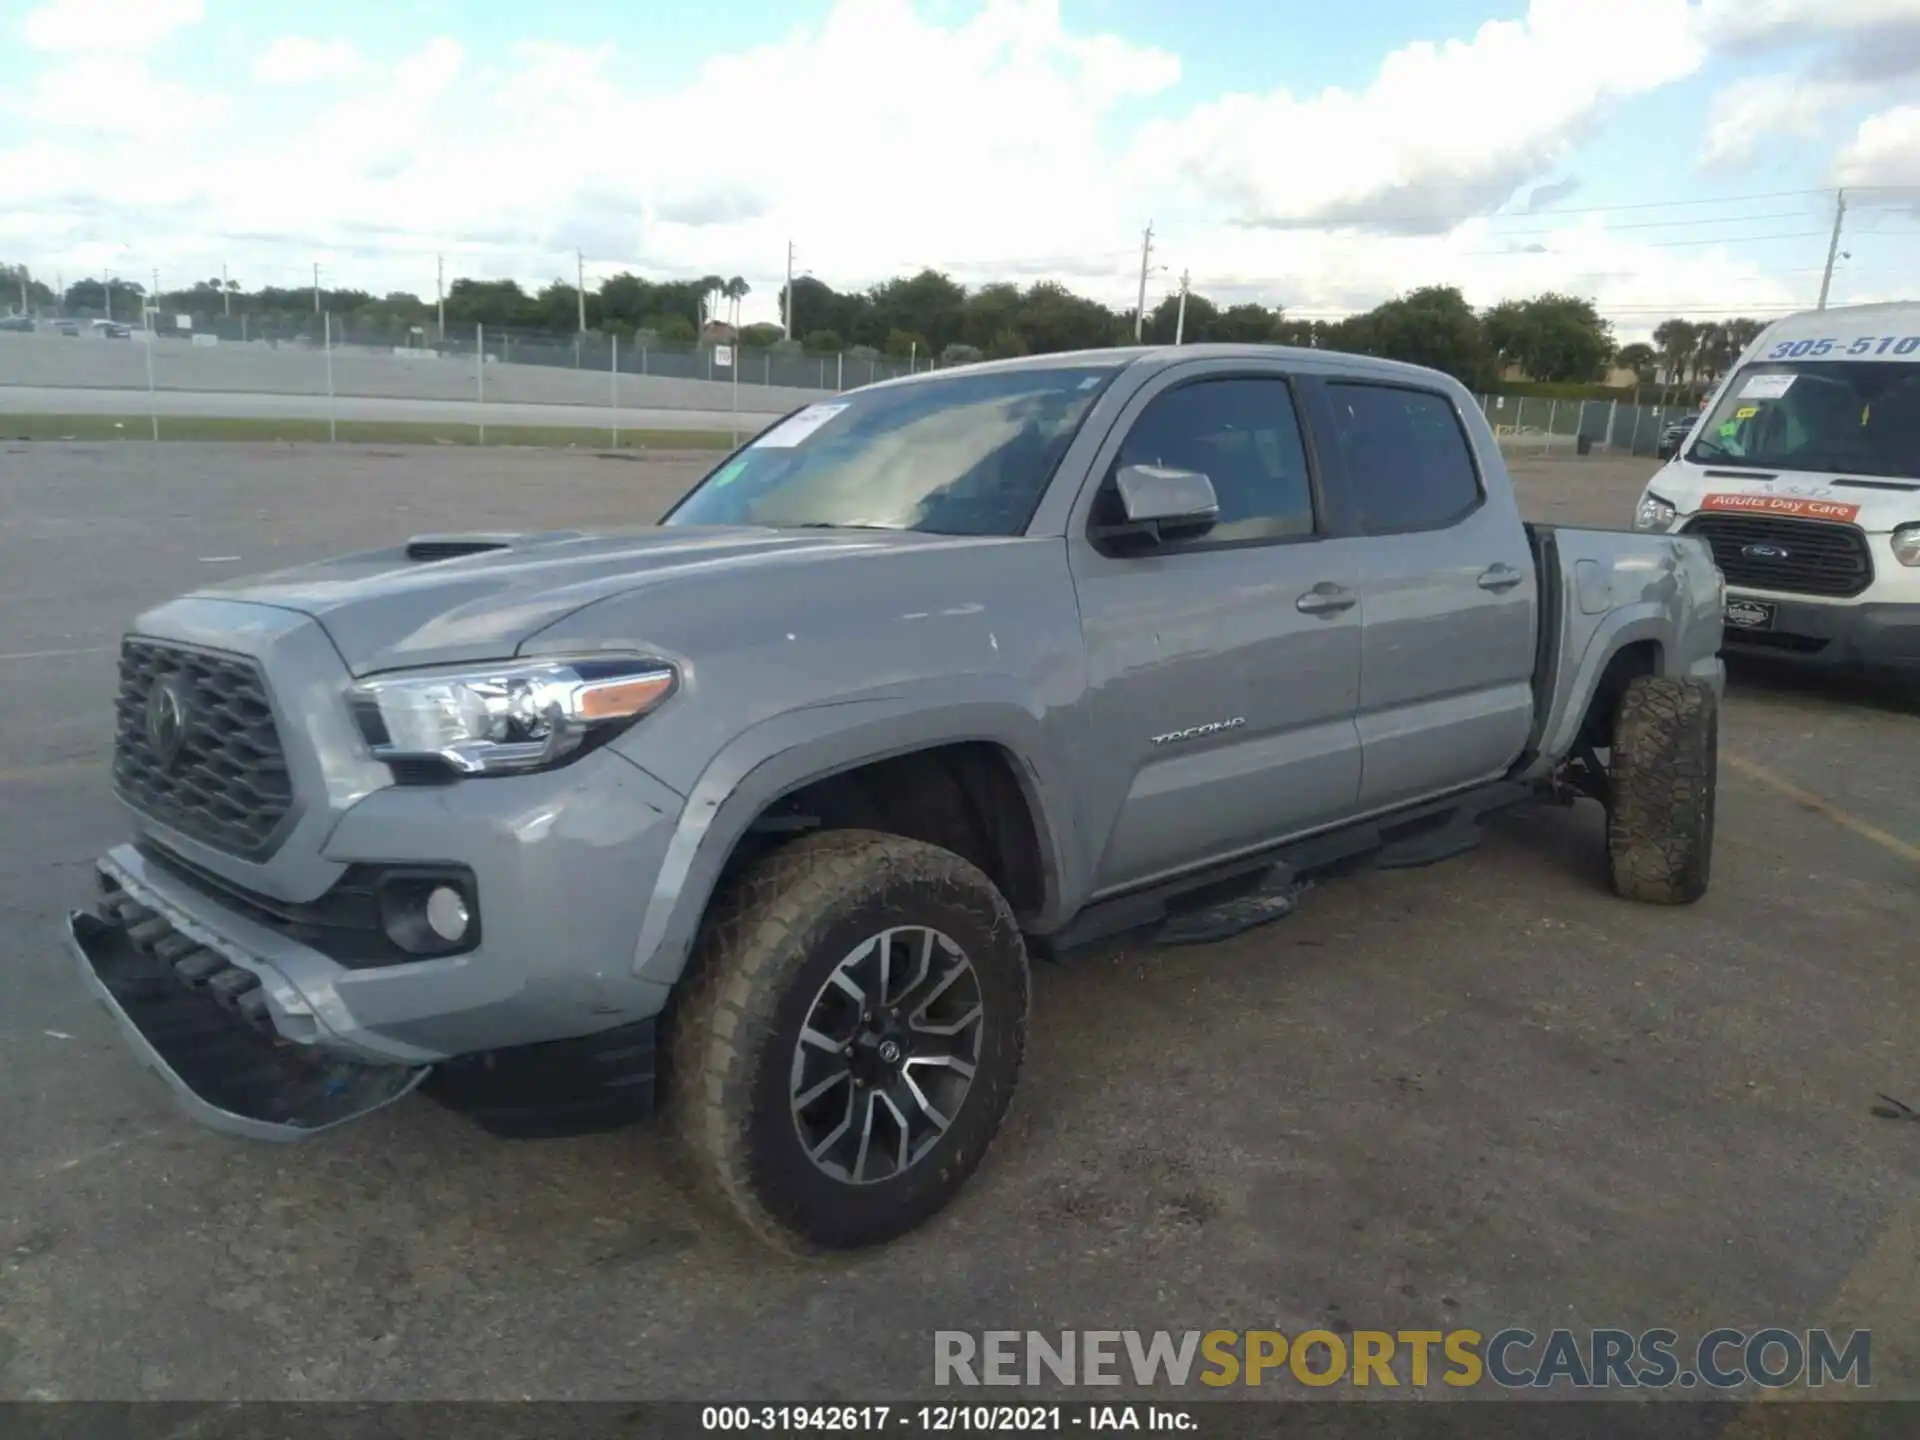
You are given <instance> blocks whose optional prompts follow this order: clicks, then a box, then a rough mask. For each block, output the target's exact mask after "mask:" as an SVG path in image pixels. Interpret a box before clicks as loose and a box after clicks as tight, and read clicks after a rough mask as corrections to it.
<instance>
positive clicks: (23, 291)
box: [20, 265, 27, 315]
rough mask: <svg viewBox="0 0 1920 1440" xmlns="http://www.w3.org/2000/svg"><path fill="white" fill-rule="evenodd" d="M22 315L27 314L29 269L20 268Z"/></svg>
mask: <svg viewBox="0 0 1920 1440" xmlns="http://www.w3.org/2000/svg"><path fill="white" fill-rule="evenodd" d="M20 313H21V314H22V315H24V314H26V313H27V267H26V266H24V265H22V266H21V267H20Z"/></svg>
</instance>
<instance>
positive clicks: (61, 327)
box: [51, 320, 80, 335]
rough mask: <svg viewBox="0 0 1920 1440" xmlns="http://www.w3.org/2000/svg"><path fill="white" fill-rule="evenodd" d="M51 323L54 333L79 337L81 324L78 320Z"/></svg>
mask: <svg viewBox="0 0 1920 1440" xmlns="http://www.w3.org/2000/svg"><path fill="white" fill-rule="evenodd" d="M51 323H52V326H53V329H54V331H55V332H56V333H58V334H61V335H78V334H79V333H80V322H79V321H78V320H55V321H52V322H51Z"/></svg>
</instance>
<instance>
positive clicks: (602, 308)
mask: <svg viewBox="0 0 1920 1440" xmlns="http://www.w3.org/2000/svg"><path fill="white" fill-rule="evenodd" d="M9 273H12V272H9ZM19 273H21V274H24V272H19ZM109 283H110V286H111V289H110V290H109V288H108V284H109ZM27 289H28V294H29V308H46V307H51V306H53V305H54V303H55V298H56V297H54V295H53V293H52V292H51V291H50V290H48V289H47V287H46V286H44V285H40V284H38V283H37V282H29V284H28V287H27ZM792 290H793V293H792V295H791V296H790V297H789V296H788V294H787V293H786V291H785V288H784V287H783V288H782V290H781V292H780V293H779V294H778V296H777V297H776V299H777V302H778V305H779V311H780V314H781V315H782V317H783V319H785V318H787V317H789V316H790V317H791V327H790V330H791V334H789V333H788V328H787V327H783V326H782V325H768V324H760V325H748V326H745V327H744V328H739V329H738V330H737V334H738V339H739V341H740V343H741V344H743V345H746V346H749V347H769V348H778V349H783V350H797V351H803V352H805V353H808V354H834V353H838V352H845V353H849V354H853V355H857V356H862V357H868V358H871V357H877V356H887V357H890V358H898V359H906V358H908V357H909V356H918V357H919V358H921V359H923V360H928V361H936V362H938V363H941V364H959V363H965V362H968V361H972V360H979V359H997V358H1002V357H1007V356H1017V355H1030V354H1045V353H1050V352H1056V351H1061V350H1078V349H1092V348H1101V347H1106V346H1113V345H1126V344H1131V343H1133V340H1134V335H1135V328H1136V327H1135V314H1134V311H1133V310H1132V309H1130V308H1129V309H1119V310H1116V309H1112V308H1110V307H1108V306H1106V305H1103V304H1101V303H1100V302H1099V301H1097V300H1092V299H1089V298H1087V297H1086V296H1083V295H1077V294H1075V293H1074V292H1072V291H1071V290H1068V289H1067V288H1066V287H1065V286H1064V285H1061V284H1058V283H1057V282H1054V281H1050V280H1041V281H1035V282H1034V283H1032V284H1029V285H1027V286H1024V287H1022V286H1019V285H1015V284H1011V283H1007V282H996V283H992V284H986V285H980V286H976V287H972V288H969V287H967V286H965V285H962V284H960V283H959V282H958V281H956V280H954V279H953V278H952V277H951V276H948V275H946V274H943V273H941V272H940V271H937V270H931V269H928V270H922V271H920V272H919V273H918V274H916V275H910V276H900V277H896V278H894V279H891V280H886V281H883V282H881V283H880V284H877V285H872V286H869V287H867V288H866V289H863V290H845V291H842V290H836V289H834V288H833V287H832V286H830V285H828V284H826V283H825V282H824V281H822V280H819V279H817V278H815V277H813V276H803V277H800V278H798V279H796V280H795V281H794V282H793V287H792ZM751 293H752V287H751V286H750V285H749V284H748V283H747V282H746V281H745V280H744V279H742V278H740V277H739V276H733V277H731V278H727V277H722V276H720V275H717V274H713V275H706V276H702V277H700V278H698V279H689V280H649V279H646V278H644V277H642V276H638V275H633V274H629V273H625V272H622V273H620V274H617V275H613V276H611V277H609V278H607V279H605V280H603V281H601V282H600V283H599V285H597V286H596V287H593V288H591V289H589V290H588V291H587V292H586V295H585V297H584V316H585V326H586V329H587V330H588V331H590V332H593V333H595V334H597V335H601V336H617V337H619V338H620V340H621V341H622V342H623V343H624V344H629V345H631V344H635V343H638V344H642V345H646V344H652V345H660V346H666V347H673V346H684V345H691V344H694V343H696V342H697V341H699V340H700V339H701V338H702V336H703V334H706V333H710V332H707V331H705V330H704V329H703V327H705V326H706V325H707V324H708V322H710V321H715V320H727V321H732V322H737V320H738V317H739V312H740V307H741V303H742V302H743V301H744V300H745V299H746V298H747V296H748V295H750V294H751ZM109 301H111V309H112V312H113V313H114V314H115V315H116V316H121V317H124V318H128V319H133V318H135V317H137V316H138V315H139V314H140V312H141V308H142V306H143V305H144V304H145V303H146V292H145V291H144V290H143V288H142V287H141V286H140V285H139V284H137V283H135V282H132V281H128V280H121V279H115V280H112V281H111V282H103V281H102V280H100V279H95V278H89V279H85V280H80V281H77V282H75V283H74V284H73V285H71V286H69V287H68V288H67V290H66V293H65V295H64V296H61V297H59V302H60V304H61V305H62V307H63V308H64V309H66V310H67V311H68V312H69V313H82V314H88V313H91V314H104V313H106V312H107V310H108V308H109ZM4 303H5V302H4V301H0V304H4ZM154 304H155V307H156V310H157V312H158V313H159V314H160V316H161V317H162V321H163V323H165V324H171V323H172V317H173V316H174V315H176V314H187V315H191V316H192V317H193V323H194V326H195V327H196V328H199V329H212V330H216V331H222V332H224V331H225V330H228V329H232V328H235V327H236V326H237V324H238V323H240V320H241V317H244V320H245V323H246V325H247V327H248V333H249V334H250V335H256V336H280V337H286V338H291V337H298V336H311V335H313V334H315V333H317V331H318V328H319V321H318V315H319V313H320V312H322V311H324V312H326V313H327V314H329V315H331V316H332V317H333V324H334V326H335V327H336V333H340V334H343V335H346V336H348V337H350V338H351V339H353V340H356V341H361V340H370V341H373V342H375V343H393V344H404V343H423V344H430V343H434V342H436V341H437V340H439V339H440V338H441V335H440V324H441V316H442V313H444V317H445V327H446V330H447V331H448V332H449V333H464V332H470V331H471V329H472V327H473V326H475V325H484V326H486V327H487V328H488V329H489V330H491V331H496V332H504V333H508V334H513V333H521V334H525V333H529V332H535V333H540V334H544V335H548V336H558V337H564V336H567V335H570V334H573V333H576V332H577V331H578V330H579V328H580V323H581V318H582V296H581V294H580V291H579V290H578V289H576V288H575V287H574V286H573V285H572V284H570V283H568V282H566V281H564V280H554V281H552V282H551V283H550V284H547V285H544V286H542V287H540V288H539V289H537V290H534V291H532V292H529V291H528V290H526V289H524V288H523V287H522V286H521V285H520V284H519V283H518V282H517V281H513V280H481V279H474V278H470V277H462V278H459V279H456V280H454V281H453V282H452V284H451V285H449V286H448V288H447V292H446V296H445V299H444V302H439V303H436V301H435V300H432V299H424V298H422V297H420V296H418V295H415V294H412V293H410V292H405V291H395V292H391V293H389V294H386V295H379V296H376V295H373V294H371V293H369V292H366V291H362V290H350V289H321V290H319V291H318V292H317V293H316V291H315V290H314V289H312V288H310V287H300V288H283V287H276V286H263V287H261V288H258V289H254V290H247V289H245V288H244V287H243V286H242V285H241V284H240V282H239V281H238V280H221V279H208V280H202V281H199V282H197V283H196V284H194V285H191V286H189V287H187V288H185V289H178V290H168V291H164V292H163V293H161V294H160V295H159V296H158V297H156V299H155V302H154ZM1762 328H1763V322H1761V321H1759V320H1754V319H1748V318H1736V319H1729V320H1725V321H1713V322H1707V323H1695V322H1691V321H1687V320H1682V319H1671V320H1667V321H1665V322H1663V323H1662V324H1661V325H1660V326H1658V327H1657V328H1656V329H1655V330H1654V332H1653V344H1651V345H1648V344H1643V343H1635V344H1629V345H1624V346H1619V345H1616V344H1615V341H1614V335H1613V327H1612V325H1611V324H1610V323H1609V322H1608V321H1607V320H1606V319H1605V318H1603V317H1602V316H1601V315H1600V314H1599V312H1598V311H1597V310H1596V309H1595V307H1594V304H1593V302H1592V301H1590V300H1587V299H1584V298H1582V297H1580V296H1575V295H1566V294H1560V293H1557V292H1552V291H1549V292H1546V293H1543V294H1540V295H1535V296H1533V297H1531V298H1529V299H1525V300H1507V301H1502V302H1501V303H1499V304H1497V305H1493V306H1490V307H1487V308H1484V309H1480V310H1476V309H1474V307H1473V306H1471V305H1469V304H1468V303H1467V301H1466V299H1465V297H1464V296H1463V295H1462V294H1461V292H1460V291H1459V289H1457V288H1456V287H1454V286H1450V285H1428V286H1422V287H1419V288H1417V289H1414V290H1410V291H1408V292H1407V293H1406V294H1404V295H1400V296H1396V297H1395V298H1393V299H1391V300H1388V301H1385V302H1383V303H1382V304H1380V305H1377V306H1375V307H1374V308H1373V309H1371V310H1368V311H1366V312H1365V313H1363V314H1357V315H1351V316H1348V317H1346V318H1344V319H1340V320H1310V319H1296V318H1294V317H1291V316H1289V315H1288V314H1287V313H1286V312H1285V310H1284V309H1282V308H1280V307H1277V306H1274V307H1269V306H1264V305H1258V304H1253V303H1247V302H1242V303H1238V304H1229V305H1221V304H1216V303H1215V302H1214V301H1212V300H1210V299H1209V298H1208V297H1206V296H1205V295H1200V294H1188V295H1187V296H1186V300H1185V313H1184V316H1183V315H1182V313H1181V298H1180V297H1179V296H1178V295H1169V296H1167V297H1166V298H1165V299H1163V300H1161V301H1160V302H1159V304H1157V305H1156V306H1155V307H1154V308H1153V309H1151V310H1150V311H1148V312H1147V314H1146V315H1145V316H1144V317H1141V319H1140V323H1139V327H1138V329H1139V334H1140V338H1141V339H1142V340H1144V341H1145V342H1147V343H1149V344H1166V343H1170V342H1172V341H1173V340H1174V339H1175V338H1176V336H1178V338H1180V339H1182V340H1184V341H1186V342H1188V343H1198V342H1206V341H1227V342H1239V343H1256V344H1283V345H1301V346H1312V347H1316V348H1320V349H1333V350H1345V351H1350V352H1355V353H1359V354H1366V355H1378V356H1382V357H1385V358H1388V359H1394V360H1405V361H1409V362H1411V363H1414V364H1419V365H1427V366H1431V367H1432V368H1434V369H1437V370H1443V371H1445V372H1447V373H1448V374H1451V375H1453V376H1456V377H1457V378H1458V379H1460V380H1461V381H1463V382H1464V383H1466V384H1468V385H1470V386H1474V387H1476V388H1486V387H1488V386H1491V385H1494V384H1497V383H1499V382H1500V381H1501V380H1503V379H1508V378H1512V377H1515V376H1524V377H1525V378H1527V379H1530V380H1534V381H1543V382H1555V383H1563V384H1591V383H1593V382H1595V381H1597V380H1599V379H1601V378H1602V376H1603V375H1604V374H1605V373H1606V372H1607V370H1608V368H1609V367H1610V366H1616V365H1617V366H1621V367H1624V368H1627V369H1630V370H1632V371H1634V372H1635V373H1636V374H1637V375H1638V376H1639V377H1640V379H1641V380H1642V382H1644V383H1651V382H1654V381H1656V380H1658V381H1661V382H1664V383H1668V384H1674V385H1705V384H1711V383H1712V382H1713V381H1714V380H1716V379H1718V378H1719V377H1720V376H1721V375H1723V374H1725V373H1726V371H1727V369H1728V368H1729V367H1730V366H1731V365H1732V363H1733V361H1734V360H1735V359H1736V358H1737V357H1738V355H1739V354H1740V352H1741V350H1742V349H1744V348H1745V346H1746V345H1747V344H1748V343H1750V342H1751V341H1752V339H1753V338H1754V336H1756V335H1758V334H1759V332H1760V330H1761V329H1762Z"/></svg>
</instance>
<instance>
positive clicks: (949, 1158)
mask: <svg viewBox="0 0 1920 1440" xmlns="http://www.w3.org/2000/svg"><path fill="white" fill-rule="evenodd" d="M685 987H686V988H685V990H684V993H683V995H682V996H681V997H680V1000H679V1002H678V1004H677V1005H676V1008H675V1011H674V1014H673V1017H672V1020H671V1022H670V1025H669V1032H668V1068H667V1075H666V1080H667V1095H666V1097H665V1110H666V1112H667V1119H668V1122H669V1124H670V1125H671V1127H672V1128H673V1130H674V1131H675V1132H676V1134H677V1136H678V1138H679V1140H680V1142H681V1144H682V1146H683V1148H684V1149H685V1150H686V1151H687V1152H688V1153H689V1158H690V1159H691V1161H692V1163H693V1165H694V1167H695V1170H696V1173H697V1178H699V1179H700V1180H701V1181H702V1182H703V1188H704V1189H706V1190H708V1191H709V1192H710V1193H711V1194H713V1195H714V1196H715V1197H716V1198H717V1199H718V1200H719V1201H720V1202H721V1203H722V1205H723V1207H724V1208H725V1209H727V1210H729V1211H730V1212H731V1213H732V1214H733V1215H734V1216H735V1217H736V1218H737V1219H739V1220H740V1221H742V1222H744V1223H745V1224H746V1226H747V1228H748V1229H750V1230H752V1231H753V1232H754V1233H755V1234H757V1235H759V1236H760V1237H761V1238H762V1239H763V1240H766V1241H768V1242H769V1243H771V1244H773V1245H775V1246H777V1247H779V1248H781V1249H784V1250H792V1251H807V1250H814V1249H848V1248H852V1247H856V1246H861V1245H870V1244H875V1243H878V1242H881V1241H885V1240H891V1239H893V1238H894V1237H896V1236H898V1235H901V1234H904V1233H905V1232H906V1231H908V1230H911V1229H913V1228H914V1227H915V1226H917V1225H919V1224H920V1223H921V1222H922V1221H924V1220H926V1219H928V1218H929V1217H930V1216H932V1215H933V1214H934V1213H935V1212H937V1211H938V1210H939V1209H940V1208H941V1207H942V1206H944V1205H945V1204H946V1203H947V1202H948V1201H949V1200H951V1199H952V1198H953V1196H954V1195H955V1194H956V1193H957V1192H958V1191H959V1190H960V1188H961V1186H962V1185H964V1184H965V1183H966V1181H967V1179H968V1177H969V1176H971V1175H972V1173H973V1172H974V1170H975V1169H976V1168H977V1167H978V1166H979V1164H980V1161H981V1159H982V1158H983V1157H984V1156H985V1154H986V1152H987V1147H988V1145H989V1144H990V1143H991V1142H992V1140H993V1137H994V1135H995V1133H996V1132H997V1131H998V1130H999V1128H1000V1122H1001V1120H1002V1118H1003V1117H1004V1116H1005V1114H1006V1111H1007V1105H1008V1103H1009V1102H1010V1101H1011V1100H1012V1098H1013V1089H1014V1085H1015V1082H1016V1081H1017V1079H1018V1077H1019V1073H1020V1062H1021V1058H1022V1056H1023V1054H1024V1051H1025V1047H1026V1033H1027V1004H1028V977H1027V953H1026V945H1025V942H1024V941H1023V940H1022V938H1021V935H1020V931H1019V928H1018V926H1017V925H1016V924H1015V922H1014V918H1013V911H1012V909H1011V908H1010V907H1009V906H1008V904H1007V902H1006V900H1005V898H1004V897H1002V895H1001V894H1000V892H999V890H998V889H996V888H995V887H994V885H993V882H992V881H990V880H988V879H987V877H986V876H985V875H983V874H982V873H981V872H980V871H979V870H978V869H976V868H975V867H974V866H972V865H970V864H969V863H968V862H967V861H965V860H963V859H961V858H960V857H959V856H958V855H954V854H952V853H951V852H949V851H946V850H942V849H940V848H939V847H937V846H933V845H927V844H923V843H921V842H920V841H917V840H908V839H904V838H902V837H900V836H897V835H887V834H881V833H879V832H876V831H867V830H841V831H829V832H826V833H824V834H819V835H813V836H809V837H807V838H805V839H802V840H797V841H795V842H793V843H792V844H790V845H786V846H783V847H782V848H781V849H779V850H777V851H775V852H773V853H772V854H771V855H769V856H766V857H765V858H763V859H761V860H759V861H757V862H755V863H754V864H752V865H751V866H750V867H749V868H748V869H747V870H746V871H744V872H743V873H742V874H741V875H740V876H739V877H738V878H737V879H736V880H735V881H734V882H733V883H731V884H730V885H729V886H728V887H727V890H726V893H725V894H723V895H722V896H720V897H719V898H718V899H717V900H716V901H715V903H714V905H713V907H712V909H711V911H710V913H709V915H708V917H707V920H706V923H705V925H704V926H703V929H702V933H701V937H700V940H699V942H698V944H697V946H696V952H695V955H694V958H693V965H692V968H691V971H690V976H689V979H688V980H687V981H686V982H685Z"/></svg>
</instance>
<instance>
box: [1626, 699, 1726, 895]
mask: <svg viewBox="0 0 1920 1440" xmlns="http://www.w3.org/2000/svg"><path fill="white" fill-rule="evenodd" d="M1719 741H1720V715H1719V707H1718V705H1717V703H1716V701H1715V696H1714V693H1713V691H1712V689H1711V688H1710V687H1708V686H1706V685H1704V684H1702V683H1701V682H1699V681H1697V680H1675V679H1667V678H1664V677H1658V676H1650V675H1643V676H1641V677H1639V678H1637V679H1635V680H1634V681H1633V682H1632V683H1630V684H1629V685H1628V686H1627V688H1626V692H1625V693H1624V694H1623V695H1622V696H1621V697H1620V704H1619V708H1618V709H1616V710H1615V711H1614V716H1613V745H1612V747H1611V748H1612V754H1611V757H1610V758H1611V767H1610V768H1611V775H1610V777H1609V789H1610V794H1611V803H1610V805H1609V808H1608V811H1607V865H1608V870H1609V872H1610V876H1611V879H1612V882H1613V889H1614V893H1615V894H1617V895H1622V896H1624V897H1625V898H1627V899H1629V900H1638V901H1642V902H1643V903H1645V904H1649V905H1688V904H1691V903H1692V902H1694V901H1695V900H1698V899H1699V898H1700V897H1701V896H1702V895H1704V894H1706V893H1707V882H1708V880H1709V878H1710V877H1711V875H1712V870H1713V811H1714V787H1715V783H1716V778H1717V767H1718V764H1719Z"/></svg>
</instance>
